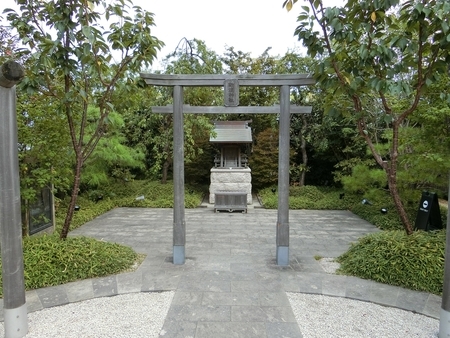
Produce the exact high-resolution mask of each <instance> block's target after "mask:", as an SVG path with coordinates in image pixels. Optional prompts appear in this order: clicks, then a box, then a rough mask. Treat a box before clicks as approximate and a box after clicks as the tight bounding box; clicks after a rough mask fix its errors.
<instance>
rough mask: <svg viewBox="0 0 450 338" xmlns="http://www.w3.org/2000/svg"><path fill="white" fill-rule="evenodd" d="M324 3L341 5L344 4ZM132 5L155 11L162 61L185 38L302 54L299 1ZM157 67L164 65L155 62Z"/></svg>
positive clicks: (220, 49)
mask: <svg viewBox="0 0 450 338" xmlns="http://www.w3.org/2000/svg"><path fill="white" fill-rule="evenodd" d="M325 2H331V3H332V4H333V5H338V4H339V3H341V2H342V0H328V1H325ZM133 4H134V5H138V6H141V7H142V8H143V9H145V10H147V11H149V12H152V13H154V19H155V23H156V27H154V28H153V35H154V36H156V37H157V38H158V39H160V40H162V41H163V42H164V43H165V47H164V48H163V49H162V50H161V52H160V53H159V56H158V59H159V60H162V59H163V58H164V57H165V56H166V55H167V54H169V53H171V52H173V51H174V50H175V48H176V47H177V45H178V43H179V42H180V40H181V39H182V38H187V39H188V40H192V39H194V38H196V39H199V40H203V41H205V43H206V46H207V47H208V48H209V49H212V50H213V51H215V52H216V53H218V54H219V55H221V54H223V53H224V51H225V49H226V46H229V47H234V49H235V50H236V51H239V50H240V51H242V52H249V53H251V55H252V56H253V57H257V56H259V55H261V54H262V53H263V52H264V51H265V50H266V48H268V47H271V49H270V52H269V54H270V55H273V56H278V55H284V54H285V53H286V52H287V51H290V50H294V49H296V50H297V52H300V53H304V49H303V48H302V47H301V43H300V42H299V41H298V40H297V38H296V37H294V31H295V28H296V27H297V22H296V21H297V15H298V13H300V11H301V8H300V6H301V5H303V4H302V3H301V2H300V1H299V2H298V3H297V4H296V5H295V6H294V7H293V9H292V10H291V12H287V11H286V9H284V8H282V4H283V0H226V1H217V0H216V1H214V0H134V1H133ZM5 8H16V5H15V2H14V0H1V5H0V12H3V9H5ZM153 68H154V69H159V68H160V67H159V65H158V63H155V64H154V66H153Z"/></svg>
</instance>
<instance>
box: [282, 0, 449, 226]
mask: <svg viewBox="0 0 450 338" xmlns="http://www.w3.org/2000/svg"><path fill="white" fill-rule="evenodd" d="M295 2H296V1H295V0H286V1H285V2H284V6H286V8H287V9H288V10H289V9H290V8H292V5H293V3H295ZM308 3H309V6H302V12H301V13H300V15H299V17H298V21H299V26H298V27H297V29H296V31H295V34H296V35H297V36H298V38H299V39H300V40H301V41H302V42H303V45H304V46H305V47H306V48H307V49H308V53H309V55H311V56H312V57H316V56H319V57H320V59H319V64H318V67H317V69H316V71H315V76H316V78H317V80H318V81H319V82H320V83H321V84H322V85H323V86H324V88H326V89H327V92H326V95H327V97H326V99H327V105H328V107H329V108H328V109H327V110H329V111H330V112H331V113H339V112H338V111H337V110H336V109H335V108H333V103H334V100H333V97H336V96H337V95H345V96H347V97H348V99H349V103H351V105H349V109H348V110H347V111H343V113H347V114H350V113H351V116H352V118H353V119H354V122H355V124H356V128H357V130H358V132H359V134H360V136H361V137H362V138H363V139H364V140H365V141H366V143H367V146H368V148H369V149H370V152H371V154H372V155H373V157H374V159H375V161H376V163H377V164H378V165H379V167H380V168H381V169H382V170H383V171H384V173H385V175H386V179H387V182H388V187H389V191H390V193H391V196H392V198H393V201H394V204H395V206H396V209H397V212H398V213H399V216H400V218H401V220H402V223H403V225H404V228H405V231H406V233H408V234H411V233H412V226H411V223H410V220H409V219H408V216H407V213H406V212H405V207H404V205H403V202H402V199H401V197H400V194H399V187H398V174H397V173H398V166H399V155H400V152H399V150H400V147H401V143H400V142H401V139H400V130H401V128H402V127H403V126H404V125H405V124H407V120H408V118H410V117H411V115H413V114H414V113H415V112H417V109H418V108H419V107H420V105H421V104H422V103H421V99H422V97H423V94H424V91H425V90H426V88H427V87H428V86H430V85H431V84H433V82H435V81H436V80H438V79H439V75H440V74H442V73H446V72H447V64H448V63H449V62H450V53H449V52H450V28H449V25H448V23H447V18H448V17H449V15H450V6H448V1H446V0H430V1H427V2H425V3H423V2H418V1H405V2H403V3H401V4H400V1H398V0H385V1H365V0H363V1H356V0H350V1H348V2H347V4H346V5H345V6H344V7H340V8H338V7H328V8H327V7H325V6H324V5H323V1H321V0H309V1H308ZM316 28H318V30H316ZM374 102H377V104H375V105H374ZM399 103H400V104H399ZM374 118H375V119H376V120H380V119H382V120H384V122H385V125H386V128H387V130H388V131H389V134H390V135H389V137H388V138H387V139H388V142H389V150H388V152H387V153H386V152H382V151H380V148H378V147H377V142H378V141H379V140H378V136H379V134H378V133H374V132H373V129H372V123H373V120H374Z"/></svg>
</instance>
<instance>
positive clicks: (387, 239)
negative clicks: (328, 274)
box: [337, 230, 446, 295]
mask: <svg viewBox="0 0 450 338" xmlns="http://www.w3.org/2000/svg"><path fill="white" fill-rule="evenodd" d="M445 233H446V232H445V230H442V231H436V232H423V231H417V232H414V233H413V234H412V235H409V236H408V235H406V233H405V231H400V230H399V231H383V232H378V233H374V234H370V235H367V236H365V237H363V238H361V239H360V240H359V241H358V242H357V243H355V244H352V246H351V247H350V249H349V250H348V251H347V252H346V253H344V254H343V255H341V256H340V257H338V259H337V261H338V262H339V263H341V268H340V269H339V270H338V273H342V274H347V275H353V276H357V277H361V278H365V279H371V280H374V281H377V282H381V283H386V284H390V285H397V286H401V287H405V288H409V289H413V290H418V291H426V292H431V293H434V294H437V295H439V294H441V293H442V288H443V274H444V255H445V236H446V234H445Z"/></svg>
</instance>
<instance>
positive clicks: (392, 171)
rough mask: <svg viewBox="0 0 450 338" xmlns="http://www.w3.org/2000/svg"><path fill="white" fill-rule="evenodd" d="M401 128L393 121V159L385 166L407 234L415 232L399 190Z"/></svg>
mask: <svg viewBox="0 0 450 338" xmlns="http://www.w3.org/2000/svg"><path fill="white" fill-rule="evenodd" d="M399 128H400V121H398V120H397V121H394V122H393V123H392V148H391V161H390V164H389V166H386V165H385V166H384V167H385V168H384V169H385V171H386V174H387V181H388V186H389V192H390V193H391V196H392V199H393V201H394V204H395V208H396V209H397V212H398V215H399V216H400V219H401V221H402V223H403V227H404V229H405V231H406V234H407V235H411V234H412V233H413V229H412V227H411V223H410V222H409V219H408V215H407V214H406V211H405V207H404V206H403V203H402V200H401V198H400V194H399V192H398V186H397V164H398V142H399V140H398V132H399Z"/></svg>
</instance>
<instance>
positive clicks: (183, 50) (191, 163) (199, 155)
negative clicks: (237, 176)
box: [154, 39, 223, 182]
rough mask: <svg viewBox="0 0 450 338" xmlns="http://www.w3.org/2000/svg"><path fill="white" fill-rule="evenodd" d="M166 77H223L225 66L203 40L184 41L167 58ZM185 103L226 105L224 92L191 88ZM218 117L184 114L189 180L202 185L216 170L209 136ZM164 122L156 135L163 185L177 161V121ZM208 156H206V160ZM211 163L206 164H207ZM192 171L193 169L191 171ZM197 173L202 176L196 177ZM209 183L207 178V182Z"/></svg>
mask: <svg viewBox="0 0 450 338" xmlns="http://www.w3.org/2000/svg"><path fill="white" fill-rule="evenodd" d="M165 62H166V67H165V71H164V73H165V74H221V73H222V62H221V61H220V59H219V57H218V55H217V54H216V53H215V52H213V51H211V50H210V49H208V48H207V46H206V45H205V43H204V42H203V41H201V40H197V39H194V40H187V39H182V41H181V42H180V45H179V46H178V48H177V50H175V52H174V53H172V54H170V55H168V56H167V58H166V60H165ZM163 94H165V96H164V95H162V96H163V97H165V98H166V100H169V95H170V100H171V97H172V93H171V92H167V91H164V92H163ZM184 103H185V104H190V105H192V106H212V105H217V104H220V103H223V94H222V91H221V90H220V88H210V87H187V88H184ZM214 118H215V116H210V115H209V116H208V115H200V114H184V134H185V142H184V147H185V149H184V161H185V163H186V173H187V174H188V176H187V178H190V179H191V180H196V181H199V180H201V176H202V175H207V176H206V177H208V174H209V169H210V166H212V159H213V157H212V155H208V154H211V146H210V144H209V135H210V133H211V132H212V130H213V123H212V121H211V119H214ZM160 119H161V120H162V121H163V124H162V125H161V127H162V129H161V131H160V133H158V134H157V135H155V141H156V142H155V143H154V149H155V153H156V154H158V157H157V161H156V163H155V164H156V165H157V166H158V165H160V168H162V169H163V170H162V182H166V180H167V177H168V170H169V168H170V166H171V165H172V161H173V158H172V157H173V137H172V135H173V120H172V116H171V115H168V116H164V117H162V118H160ZM205 155H206V156H205ZM208 159H209V161H210V163H209V165H208V162H206V163H205V160H208ZM190 167H191V168H190ZM194 171H197V174H198V175H192V173H193V172H194ZM203 179H205V177H204V178H203Z"/></svg>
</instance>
